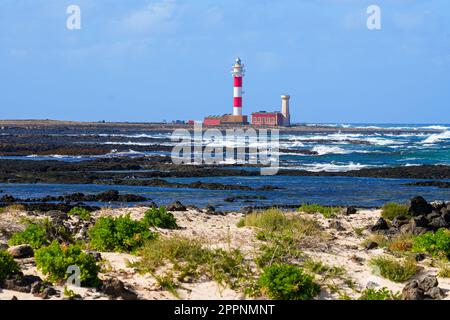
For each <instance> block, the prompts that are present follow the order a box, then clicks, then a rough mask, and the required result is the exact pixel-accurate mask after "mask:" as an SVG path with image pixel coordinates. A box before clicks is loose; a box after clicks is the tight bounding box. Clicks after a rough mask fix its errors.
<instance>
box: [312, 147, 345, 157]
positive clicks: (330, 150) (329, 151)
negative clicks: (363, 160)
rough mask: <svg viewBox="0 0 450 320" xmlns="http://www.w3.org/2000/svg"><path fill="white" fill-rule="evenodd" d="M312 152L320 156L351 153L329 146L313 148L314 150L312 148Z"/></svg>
mask: <svg viewBox="0 0 450 320" xmlns="http://www.w3.org/2000/svg"><path fill="white" fill-rule="evenodd" d="M312 151H314V152H317V154H318V155H320V156H321V155H324V154H346V153H350V152H352V151H349V150H344V149H342V148H339V147H330V146H315V147H314V148H312Z"/></svg>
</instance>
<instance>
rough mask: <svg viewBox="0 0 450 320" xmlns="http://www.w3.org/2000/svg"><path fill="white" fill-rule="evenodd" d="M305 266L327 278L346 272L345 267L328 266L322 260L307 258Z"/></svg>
mask: <svg viewBox="0 0 450 320" xmlns="http://www.w3.org/2000/svg"><path fill="white" fill-rule="evenodd" d="M303 267H304V268H305V269H306V270H308V271H310V272H311V273H315V274H320V275H322V276H323V277H324V278H325V279H326V278H336V277H341V276H343V275H344V274H345V273H346V271H345V268H344V267H337V266H328V265H326V264H324V263H323V262H322V261H318V260H312V259H308V260H306V261H305V262H304V264H303Z"/></svg>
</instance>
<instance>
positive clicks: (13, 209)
mask: <svg viewBox="0 0 450 320" xmlns="http://www.w3.org/2000/svg"><path fill="white" fill-rule="evenodd" d="M21 211H26V208H25V206H24V205H23V204H11V205H9V206H6V207H1V208H0V213H5V212H21Z"/></svg>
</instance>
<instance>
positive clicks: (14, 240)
mask: <svg viewBox="0 0 450 320" xmlns="http://www.w3.org/2000/svg"><path fill="white" fill-rule="evenodd" d="M50 242H51V241H50V239H49V238H48V236H47V227H46V225H45V224H43V223H29V224H28V225H27V226H26V228H25V230H24V231H21V232H16V233H14V234H13V235H12V236H11V238H10V239H9V241H8V244H9V245H11V246H16V245H19V244H29V245H30V246H32V247H33V248H34V249H38V248H40V247H43V246H47V245H49V244H50Z"/></svg>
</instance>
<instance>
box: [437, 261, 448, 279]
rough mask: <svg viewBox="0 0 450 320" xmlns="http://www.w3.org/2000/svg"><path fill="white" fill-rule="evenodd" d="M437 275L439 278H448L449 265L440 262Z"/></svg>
mask: <svg viewBox="0 0 450 320" xmlns="http://www.w3.org/2000/svg"><path fill="white" fill-rule="evenodd" d="M438 276H439V277H441V278H450V265H449V264H448V263H441V264H440V266H439V272H438Z"/></svg>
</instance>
